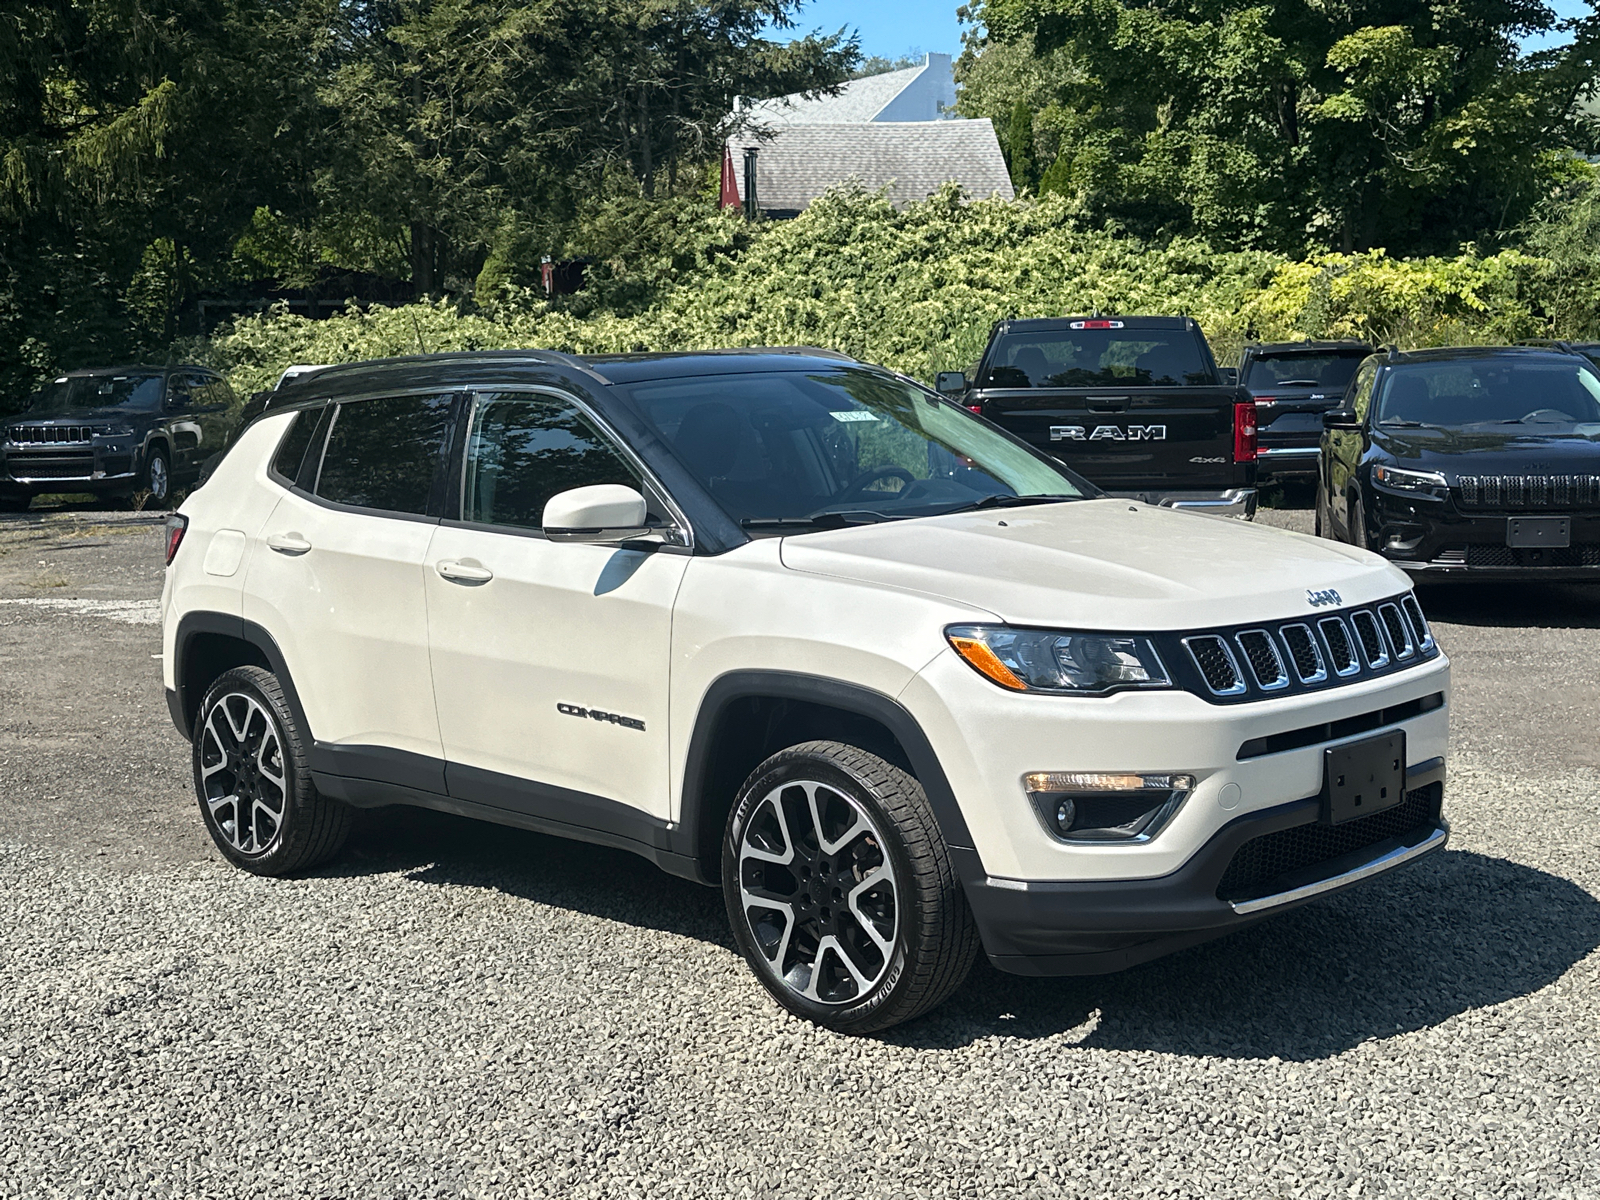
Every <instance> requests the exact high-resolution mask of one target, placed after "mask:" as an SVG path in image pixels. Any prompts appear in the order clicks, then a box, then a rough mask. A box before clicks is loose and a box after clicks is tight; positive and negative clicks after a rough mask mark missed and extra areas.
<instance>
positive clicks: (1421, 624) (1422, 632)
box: [1400, 596, 1433, 654]
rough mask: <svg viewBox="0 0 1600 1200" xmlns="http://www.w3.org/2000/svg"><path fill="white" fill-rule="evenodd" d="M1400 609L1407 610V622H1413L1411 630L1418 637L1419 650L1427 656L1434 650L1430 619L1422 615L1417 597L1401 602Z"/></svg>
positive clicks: (1408, 597) (1409, 597)
mask: <svg viewBox="0 0 1600 1200" xmlns="http://www.w3.org/2000/svg"><path fill="white" fill-rule="evenodd" d="M1400 607H1401V608H1403V609H1405V610H1406V620H1408V621H1410V622H1411V629H1412V631H1413V632H1414V633H1415V634H1416V635H1417V648H1418V649H1420V650H1421V651H1422V652H1423V653H1424V654H1426V653H1427V652H1428V651H1429V650H1432V649H1433V629H1432V628H1431V627H1430V626H1429V625H1428V618H1427V617H1425V616H1423V615H1422V605H1420V604H1418V603H1417V598H1416V597H1415V596H1407V597H1405V599H1403V600H1401V601H1400Z"/></svg>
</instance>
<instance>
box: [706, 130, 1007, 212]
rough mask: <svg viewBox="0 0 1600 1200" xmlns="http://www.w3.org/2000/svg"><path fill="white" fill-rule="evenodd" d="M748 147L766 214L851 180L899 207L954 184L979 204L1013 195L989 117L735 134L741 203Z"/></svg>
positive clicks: (732, 140)
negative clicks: (885, 192)
mask: <svg viewBox="0 0 1600 1200" xmlns="http://www.w3.org/2000/svg"><path fill="white" fill-rule="evenodd" d="M746 146H755V147H757V148H758V151H759V152H758V154H757V156H756V202H757V203H758V204H759V205H760V206H761V208H762V209H763V210H779V211H798V210H800V209H803V208H805V207H806V206H807V205H809V204H810V203H811V201H813V200H814V199H816V198H817V197H818V196H820V195H822V193H823V192H825V191H826V190H827V189H828V188H829V187H830V186H831V185H833V184H836V183H842V182H844V181H845V180H848V179H857V180H860V182H861V183H862V184H863V185H865V186H866V187H867V188H869V189H872V190H876V189H878V188H881V187H884V186H885V185H887V187H888V189H889V200H890V203H892V204H893V205H894V206H895V207H896V208H902V207H904V206H905V205H907V204H909V203H911V202H912V201H914V200H924V199H926V198H927V197H928V196H929V195H930V194H932V193H933V192H936V191H938V189H939V186H940V185H941V184H943V183H945V182H947V181H949V180H954V181H955V182H957V183H959V184H960V185H961V186H962V187H963V188H964V189H965V190H966V192H967V194H968V195H969V196H972V197H975V198H977V199H987V198H988V197H990V196H1001V197H1003V198H1005V199H1007V200H1010V199H1013V198H1014V197H1015V193H1014V192H1013V191H1012V188H1011V176H1010V174H1009V173H1008V172H1007V171H1006V163H1005V159H1004V158H1003V157H1002V156H1001V154H1000V143H999V141H998V140H996V138H995V134H994V126H993V125H991V124H990V123H989V121H988V120H987V119H981V120H976V121H879V122H871V123H854V122H852V123H842V124H836V125H817V124H800V125H789V126H785V127H783V128H781V129H779V130H777V131H775V132H774V134H773V135H772V137H771V139H770V140H769V141H762V140H761V139H760V138H758V137H756V136H755V135H754V134H753V133H746V134H740V135H736V136H734V137H731V138H729V139H728V148H729V149H730V150H731V151H732V153H733V166H734V177H735V179H736V181H737V183H738V187H739V196H740V199H741V200H742V199H743V198H744V148H745V147H746Z"/></svg>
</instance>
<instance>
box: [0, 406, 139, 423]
mask: <svg viewBox="0 0 1600 1200" xmlns="http://www.w3.org/2000/svg"><path fill="white" fill-rule="evenodd" d="M154 415H155V414H154V413H152V412H150V410H148V409H143V408H114V407H113V408H71V409H67V410H66V411H64V412H63V411H61V410H58V409H52V410H51V411H49V412H26V411H24V412H19V413H12V414H11V415H10V416H8V417H5V418H4V419H3V420H4V424H5V425H6V426H7V427H9V426H12V425H96V424H108V425H128V424H132V423H134V422H137V421H140V420H148V419H149V418H150V417H152V416H154Z"/></svg>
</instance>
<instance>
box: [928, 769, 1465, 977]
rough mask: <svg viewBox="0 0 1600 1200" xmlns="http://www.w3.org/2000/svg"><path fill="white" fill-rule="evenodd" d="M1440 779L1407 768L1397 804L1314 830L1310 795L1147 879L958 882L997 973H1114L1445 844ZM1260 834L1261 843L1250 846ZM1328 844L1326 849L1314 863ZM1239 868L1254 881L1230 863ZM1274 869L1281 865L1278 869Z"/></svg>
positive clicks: (1234, 827)
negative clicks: (1175, 867)
mask: <svg viewBox="0 0 1600 1200" xmlns="http://www.w3.org/2000/svg"><path fill="white" fill-rule="evenodd" d="M1444 775H1445V768H1444V760H1443V759H1442V758H1435V759H1431V760H1429V761H1427V762H1424V763H1420V764H1416V765H1414V766H1412V767H1410V768H1408V770H1407V772H1406V789H1407V790H1406V795H1405V798H1404V800H1403V801H1402V803H1401V804H1399V805H1396V806H1394V808H1392V809H1389V810H1386V811H1385V812H1381V813H1377V814H1374V815H1373V816H1371V817H1363V818H1360V819H1358V820H1356V821H1351V822H1347V823H1346V824H1344V825H1338V826H1326V825H1321V824H1320V823H1319V814H1320V811H1321V801H1320V800H1319V799H1318V798H1317V797H1310V798H1307V799H1303V800H1296V801H1293V802H1291V803H1289V804H1283V805H1279V806H1277V807H1275V808H1270V809H1266V810H1262V811H1257V812H1253V813H1249V814H1246V815H1244V816H1241V817H1239V818H1237V819H1235V820H1233V821H1231V822H1229V823H1228V824H1227V825H1225V826H1223V828H1222V829H1220V830H1218V831H1217V833H1216V834H1215V835H1214V836H1213V837H1212V838H1211V839H1210V840H1209V841H1208V842H1207V843H1206V844H1205V845H1204V846H1203V847H1202V848H1201V849H1200V850H1199V851H1197V852H1196V853H1195V854H1194V855H1193V856H1191V857H1190V858H1189V860H1188V861H1187V862H1185V863H1184V864H1183V866H1182V867H1180V868H1179V869H1178V870H1176V871H1173V872H1171V873H1170V874H1167V875H1164V876H1161V877H1159V878H1155V879H1132V880H1085V881H1047V882H1041V881H1024V880H1014V879H995V878H991V877H988V876H984V875H982V873H981V871H980V872H977V873H976V875H970V876H968V877H967V879H966V894H967V902H968V904H969V905H970V906H971V908H972V912H973V916H974V918H975V919H976V921H977V924H978V929H979V933H980V935H981V937H982V939H983V945H984V949H985V951H986V952H987V953H988V955H989V959H990V961H991V962H993V963H994V964H995V966H997V967H999V968H1000V969H1001V970H1004V971H1009V972H1011V973H1013V974H1020V975H1099V974H1105V973H1107V972H1111V971H1120V970H1123V969H1124V968H1127V967H1131V966H1135V965H1137V964H1139V963H1141V962H1146V961H1148V960H1150V959H1152V958H1157V957H1159V956H1161V955H1163V954H1169V953H1171V952H1173V951H1174V950H1179V949H1182V948H1183V947H1185V946H1190V945H1195V944H1197V943H1199V942H1203V941H1207V940H1209V939H1211V938H1215V937H1220V936H1222V935H1224V934H1227V933H1231V932H1233V931H1234V930H1236V929H1239V928H1242V927H1243V926H1245V925H1249V924H1251V923H1253V922H1255V921H1257V920H1260V919H1261V918H1262V917H1265V916H1269V915H1271V914H1274V913H1278V912H1284V911H1287V910H1288V909H1291V908H1295V907H1298V906H1299V905H1301V904H1305V903H1307V902H1309V901H1311V900H1313V899H1316V898H1317V897H1319V896H1325V895H1329V894H1331V893H1333V892H1336V891H1342V890H1343V889H1345V888H1348V887H1352V886H1355V885H1356V884H1359V883H1362V882H1365V881H1366V880H1368V879H1372V878H1374V877H1376V876H1378V875H1381V874H1386V873H1387V872H1389V871H1392V870H1395V869H1397V868H1399V867H1402V866H1406V865H1408V864H1410V863H1412V862H1415V861H1416V860H1417V859H1419V858H1422V857H1424V856H1426V855H1428V854H1432V853H1434V852H1436V851H1438V850H1441V849H1443V848H1444V846H1445V844H1446V842H1447V841H1448V839H1449V826H1448V825H1447V824H1446V823H1445V821H1444V820H1443V818H1442V816H1441V806H1442V802H1443V795H1444ZM1258 839H1264V842H1262V843H1260V844H1259V845H1258V846H1257V847H1254V848H1250V847H1249V846H1248V844H1250V843H1254V842H1257V840H1258ZM1326 849H1331V850H1333V851H1334V853H1333V854H1331V855H1329V856H1320V855H1319V851H1320V850H1326ZM1241 852H1243V854H1242V853H1241ZM956 853H957V857H958V865H959V866H961V867H964V868H967V869H968V870H970V869H972V868H973V866H974V864H975V861H976V858H977V856H976V855H975V854H972V852H970V851H966V852H956ZM1246 855H1248V856H1249V857H1248V859H1246V858H1245V856H1246ZM1241 861H1245V862H1246V864H1247V866H1249V867H1251V868H1252V870H1253V874H1252V872H1247V871H1241V870H1240V869H1239V868H1238V866H1237V865H1236V864H1238V863H1239V862H1241ZM1263 864H1265V865H1263ZM1280 864H1281V865H1284V866H1285V867H1286V868H1287V869H1285V870H1282V871H1277V870H1276V866H1277V865H1280Z"/></svg>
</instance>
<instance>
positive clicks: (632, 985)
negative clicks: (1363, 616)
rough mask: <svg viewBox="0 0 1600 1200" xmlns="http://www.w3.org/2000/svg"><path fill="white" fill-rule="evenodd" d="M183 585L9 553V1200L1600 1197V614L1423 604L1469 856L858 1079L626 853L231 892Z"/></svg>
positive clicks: (1, 877) (510, 850)
mask: <svg viewBox="0 0 1600 1200" xmlns="http://www.w3.org/2000/svg"><path fill="white" fill-rule="evenodd" d="M1263 519H1264V520H1269V521H1272V522H1274V523H1278V524H1286V525H1291V526H1296V525H1298V526H1299V527H1302V528H1306V527H1309V514H1307V513H1301V512H1287V513H1278V512H1272V513H1267V514H1264V517H1263ZM160 542H161V538H160V531H159V518H152V517H149V516H145V515H141V514H101V513H93V512H87V511H68V510H61V511H52V512H47V513H42V512H38V511H36V512H34V513H32V514H29V515H27V516H23V517H15V516H13V517H6V518H0V889H3V891H0V895H3V897H4V902H3V903H0V970H3V972H4V979H5V981H6V987H5V989H4V991H3V993H0V1196H4V1197H12V1196H17V1197H22V1196H27V1197H46V1196H76V1195H87V1196H122V1195H127V1196H138V1197H149V1196H169V1195H170V1196H184V1197H206V1196H227V1197H245V1196H307V1197H408V1198H409V1197H422V1196H483V1197H499V1196H523V1195H528V1196H577V1197H588V1196H594V1197H618V1196H639V1197H645V1196H649V1197H652V1198H654V1197H661V1196H680V1195H684V1196H719V1197H720V1196H783V1197H823V1196H829V1197H833V1196H837V1197H867V1196H870V1197H878V1196H919V1197H920V1196H958V1195H959V1196H973V1197H987V1196H995V1195H1030V1196H1031V1195H1071V1196H1084V1197H1102V1196H1108V1195H1113V1194H1115V1195H1130V1194H1131V1195H1141V1196H1143V1195H1161V1196H1169V1195H1170V1196H1183V1197H1193V1196H1196V1195H1201V1194H1203V1195H1205V1196H1207V1197H1212V1196H1241V1197H1243V1196H1250V1197H1256V1196H1342V1197H1350V1196H1361V1195H1393V1196H1412V1195H1429V1196H1448V1197H1458V1196H1562V1197H1574V1198H1577V1197H1597V1196H1600V1039H1597V1037H1596V1031H1597V1029H1600V953H1597V951H1596V947H1597V946H1600V903H1597V899H1596V898H1597V896H1600V866H1597V855H1596V850H1597V848H1600V815H1597V811H1596V809H1597V805H1596V793H1597V783H1600V743H1597V739H1596V736H1595V730H1596V727H1597V720H1596V718H1597V717H1600V670H1597V669H1596V666H1595V663H1596V662H1597V661H1600V589H1578V588H1550V587H1537V586H1516V587H1511V586H1506V587H1498V588H1483V589H1474V590H1471V591H1468V590H1459V591H1451V592H1445V593H1434V594H1432V595H1426V594H1425V595H1424V596H1423V603H1424V606H1425V607H1426V608H1427V609H1428V610H1429V611H1430V613H1431V615H1432V616H1433V617H1434V622H1435V628H1436V630H1437V632H1438V634H1439V636H1440V640H1441V641H1442V642H1443V643H1444V646H1445V648H1446V650H1447V651H1448V652H1449V653H1450V655H1451V656H1452V658H1453V659H1454V662H1455V668H1456V683H1457V694H1456V710H1455V731H1454V732H1455V753H1454V757H1453V760H1452V764H1451V765H1452V776H1451V782H1450V785H1449V792H1448V800H1447V810H1448V812H1449V814H1450V816H1451V818H1452V821H1453V822H1454V830H1455V833H1454V838H1453V840H1452V844H1451V849H1450V850H1449V851H1448V852H1447V853H1445V854H1443V855H1440V856H1436V857H1434V858H1433V859H1431V860H1428V861H1426V862H1424V863H1422V864H1420V865H1419V866H1418V867H1417V868H1415V869H1413V870H1411V871H1409V872H1406V873H1402V874H1400V875H1398V876H1395V877H1393V878H1391V879H1388V880H1384V881H1381V882H1379V883H1377V884H1376V885H1374V886H1371V887H1368V888H1366V889H1364V890H1361V891H1359V892H1358V893H1357V894H1355V895H1346V896H1342V897H1337V898H1334V899H1331V900H1328V901H1324V902H1321V903H1319V904H1316V905H1313V906H1310V907H1307V908H1303V909H1300V910H1298V911H1296V912H1294V913H1291V914H1288V915H1286V916H1284V917H1281V918H1278V919H1277V920H1275V921H1270V922H1267V923H1266V924H1264V925H1261V926H1257V927H1255V928H1253V929H1251V930H1248V931H1245V932H1243V933H1241V934H1238V935H1235V936H1233V937H1231V938H1228V939H1225V940H1223V941H1219V942H1214V943H1211V944H1209V945H1206V946H1202V947H1199V948H1196V949H1194V950H1190V951H1187V952H1185V953H1182V954H1179V955H1177V956H1174V957H1172V958H1168V959H1165V960H1163V961H1160V962H1156V963H1152V964H1149V965H1147V966H1144V967H1141V968H1138V969H1136V970H1134V971H1130V972H1127V973H1125V974H1122V975H1118V976H1111V977H1106V978H1100V979H1079V980H1025V979H1018V978H1014V977H1010V976H1006V975H1002V974H1000V973H998V972H995V971H993V970H992V969H990V968H989V967H988V966H987V964H980V966H979V968H978V969H977V970H976V971H975V972H974V974H973V977H972V979H971V981H970V983H969V984H968V986H967V987H966V989H965V990H964V991H963V992H962V993H961V994H960V995H958V996H957V997H956V999H955V1000H954V1001H953V1002H952V1003H950V1004H948V1005H946V1006H945V1007H944V1008H943V1009H941V1010H939V1011H938V1012H937V1013H935V1014H934V1015H933V1016H932V1017H930V1018H928V1019H925V1020H923V1021H921V1022H918V1023H916V1024H914V1025H911V1026H908V1027H904V1028H902V1029H900V1030H896V1031H894V1032H893V1033H891V1034H890V1035H889V1036H887V1037H883V1038H880V1039H876V1040H865V1039H847V1038H841V1037H838V1036H835V1035H833V1034H830V1033H827V1032H823V1031H821V1030H818V1029H815V1028H813V1027H811V1026H809V1025H806V1024H803V1023H800V1022H798V1021H795V1020H792V1019H790V1018H788V1017H786V1016H785V1015H783V1014H782V1013H781V1012H780V1011H779V1010H778V1009H777V1008H776V1007H775V1006H774V1005H773V1004H772V1003H771V1002H770V1001H769V1000H767V999H766V997H765V994H764V993H763V992H762V991H761V989H760V987H759V986H758V985H757V984H756V982H755V981H754V979H753V978H752V977H751V976H750V975H749V974H748V972H747V971H746V969H745V967H744V965H743V963H742V962H741V961H740V959H739V958H738V956H737V954H736V952H735V951H734V950H733V948H732V945H731V942H730V939H729V936H728V934H727V931H726V928H725V924H724V917H723V914H722V910H721V901H720V898H719V896H718V895H717V894H716V893H715V892H713V891H710V890H707V889H701V888H697V887H695V886H693V885H691V884H688V883H684V882H682V881H678V880H674V879H672V878H669V877H667V876H665V875H662V874H659V873H657V872H655V871H654V870H653V869H652V868H650V867H649V866H648V865H646V864H644V863H643V862H642V861H637V860H635V859H633V858H632V857H630V856H628V855H625V854H622V853H620V852H612V851H607V850H603V849H597V848H594V847H589V846H583V845H575V844H572V843H566V842H560V841H556V840H553V839H548V838H543V837H539V836H536V835H532V834H524V833H520V832H514V831H508V830H503V829H498V828H494V827H490V826H483V825H477V824H473V823H471V822H467V821H462V820H456V819H452V818H448V817H444V816H441V815H438V814H432V813H424V812H418V811H409V810H393V811H390V812H383V813H374V814H363V823H362V825H361V826H360V828H359V830H358V833H357V835H356V836H355V838H354V839H353V841H352V844H351V846H350V849H349V850H348V852H347V853H346V855H345V856H344V857H343V859H341V860H340V862H339V863H337V864H336V865H335V866H334V867H333V868H331V869H329V870H327V871H324V872H321V873H318V874H317V875H315V876H313V877H309V878H303V879H295V880H288V881H266V880H259V879H255V878H253V877H250V876H247V875H244V874H242V873H240V872H237V871H234V870H232V869H231V868H228V867H226V866H225V865H224V864H223V863H222V861H221V859H220V857H219V856H218V855H217V854H216V853H215V851H214V850H213V848H212V847H211V845H210V843H209V841H208V840H207V839H206V838H205V836H204V834H203V832H202V831H201V827H200V823H199V820H198V818H197V815H196V814H195V813H194V811H193V805H194V801H193V799H192V796H191V793H190V791H189V783H188V747H187V746H186V745H185V744H184V743H183V742H182V740H181V739H180V738H179V737H178V735H177V734H176V733H175V732H174V731H173V730H172V728H171V727H170V725H169V723H168V720H167V715H166V707H165V704H164V702H163V699H162V695H161V684H160V676H159V671H158V667H159V663H158V662H157V661H156V660H155V656H156V655H158V654H159V653H160V639H159V627H158V626H157V625H156V624H155V623H154V621H155V606H154V598H155V597H156V596H157V595H158V594H159V589H160V581H161V580H160V577H161V572H160V566H159V563H160V557H159V556H160Z"/></svg>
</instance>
